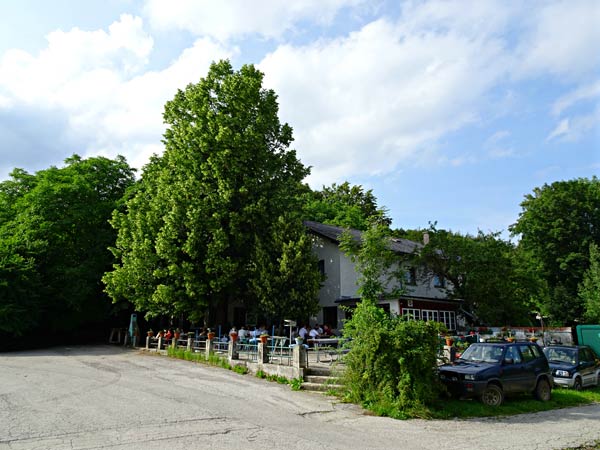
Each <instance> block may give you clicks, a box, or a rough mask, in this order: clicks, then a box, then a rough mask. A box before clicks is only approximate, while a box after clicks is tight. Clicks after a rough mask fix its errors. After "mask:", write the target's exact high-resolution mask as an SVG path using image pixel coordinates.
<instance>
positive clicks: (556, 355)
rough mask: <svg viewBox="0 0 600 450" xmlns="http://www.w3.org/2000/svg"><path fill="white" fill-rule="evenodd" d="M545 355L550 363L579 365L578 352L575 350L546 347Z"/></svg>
mask: <svg viewBox="0 0 600 450" xmlns="http://www.w3.org/2000/svg"><path fill="white" fill-rule="evenodd" d="M544 353H545V355H546V358H548V361H549V362H558V363H567V364H577V350H575V349H574V348H563V347H556V348H555V347H546V348H545V349H544Z"/></svg>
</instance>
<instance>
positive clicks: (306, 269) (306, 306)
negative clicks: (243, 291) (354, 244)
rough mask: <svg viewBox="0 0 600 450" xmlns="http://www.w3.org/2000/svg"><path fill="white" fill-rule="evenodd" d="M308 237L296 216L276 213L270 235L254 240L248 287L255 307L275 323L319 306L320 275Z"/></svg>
mask: <svg viewBox="0 0 600 450" xmlns="http://www.w3.org/2000/svg"><path fill="white" fill-rule="evenodd" d="M312 245H313V242H312V237H311V235H310V234H309V233H308V232H307V230H306V228H305V227H304V225H303V224H302V221H301V220H299V218H298V217H296V218H295V219H294V217H293V216H291V215H288V216H286V217H284V216H280V217H279V219H278V220H277V222H276V223H275V224H274V225H273V227H272V234H271V236H270V239H268V240H266V241H263V242H257V243H256V249H255V258H254V259H253V261H252V262H251V270H252V277H251V283H250V285H251V288H252V292H253V294H254V296H255V297H256V299H257V300H258V304H257V309H258V311H260V312H261V313H262V314H265V315H267V316H270V317H271V318H273V319H274V320H275V321H276V322H277V323H278V324H280V325H281V324H282V323H283V319H299V320H304V319H305V318H307V317H309V316H313V315H315V314H316V313H317V312H318V310H319V301H318V293H319V289H320V287H321V282H322V281H323V277H322V276H321V274H320V272H319V271H318V270H315V269H316V268H317V267H318V259H317V257H316V255H315V254H314V252H313V251H312Z"/></svg>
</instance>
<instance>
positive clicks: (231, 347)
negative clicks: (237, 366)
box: [227, 339, 240, 361]
mask: <svg viewBox="0 0 600 450" xmlns="http://www.w3.org/2000/svg"><path fill="white" fill-rule="evenodd" d="M227 356H228V358H229V361H232V360H234V359H240V353H239V351H238V346H237V342H235V341H233V340H231V339H230V340H229V343H228V345H227Z"/></svg>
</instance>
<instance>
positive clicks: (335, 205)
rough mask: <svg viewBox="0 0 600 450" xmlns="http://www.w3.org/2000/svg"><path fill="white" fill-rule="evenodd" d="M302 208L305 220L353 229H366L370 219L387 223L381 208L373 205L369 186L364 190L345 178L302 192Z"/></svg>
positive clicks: (375, 200)
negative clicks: (344, 180)
mask: <svg viewBox="0 0 600 450" xmlns="http://www.w3.org/2000/svg"><path fill="white" fill-rule="evenodd" d="M304 209H305V211H304V216H305V219H306V220H313V221H315V222H320V223H326V224H329V225H335V226H339V227H344V228H353V229H355V230H366V229H367V228H368V227H369V223H371V222H373V221H374V220H377V221H378V222H379V223H381V224H383V225H388V226H389V225H390V223H391V219H390V218H389V217H388V216H387V214H386V212H385V210H384V209H383V208H379V207H378V206H377V199H376V198H375V195H373V191H372V189H369V190H367V191H365V190H364V188H363V187H362V186H360V185H359V186H351V185H350V183H348V182H347V181H346V182H344V183H342V184H339V185H338V184H336V183H333V184H332V185H331V186H330V187H329V186H323V189H322V190H320V191H310V192H308V193H306V194H305V195H304Z"/></svg>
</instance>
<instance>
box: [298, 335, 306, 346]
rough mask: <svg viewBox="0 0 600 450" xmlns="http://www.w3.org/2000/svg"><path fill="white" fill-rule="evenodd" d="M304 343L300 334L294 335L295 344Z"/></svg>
mask: <svg viewBox="0 0 600 450" xmlns="http://www.w3.org/2000/svg"><path fill="white" fill-rule="evenodd" d="M303 343H304V339H302V336H296V345H302V344H303Z"/></svg>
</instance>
